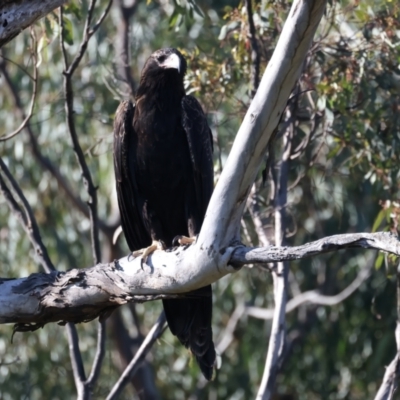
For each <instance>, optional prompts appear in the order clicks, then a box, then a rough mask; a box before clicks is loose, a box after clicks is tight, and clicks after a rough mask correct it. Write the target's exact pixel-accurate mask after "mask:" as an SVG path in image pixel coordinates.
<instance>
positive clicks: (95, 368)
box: [86, 320, 106, 387]
mask: <svg viewBox="0 0 400 400" xmlns="http://www.w3.org/2000/svg"><path fill="white" fill-rule="evenodd" d="M105 330H106V321H105V320H101V321H99V326H98V329H97V350H96V355H95V357H94V361H93V365H92V371H91V372H90V375H89V378H88V379H87V381H86V382H87V384H88V385H89V386H90V387H92V386H93V384H94V382H96V381H97V379H98V377H99V375H100V370H101V364H102V362H103V359H104V355H105V349H106V336H105Z"/></svg>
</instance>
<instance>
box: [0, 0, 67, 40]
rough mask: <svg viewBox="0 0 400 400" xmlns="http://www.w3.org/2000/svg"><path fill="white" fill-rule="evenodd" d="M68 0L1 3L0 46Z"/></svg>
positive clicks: (9, 0) (21, 0) (29, 0)
mask: <svg viewBox="0 0 400 400" xmlns="http://www.w3.org/2000/svg"><path fill="white" fill-rule="evenodd" d="M66 2H67V0H5V1H2V4H0V47H2V46H3V45H4V44H6V43H8V42H9V41H10V40H11V39H13V38H14V37H15V36H17V35H18V34H19V33H20V32H22V31H23V30H24V29H25V28H27V27H28V26H30V25H32V24H33V23H34V22H35V21H36V20H38V19H39V18H42V17H44V16H45V15H46V14H48V13H49V12H51V11H52V10H54V9H55V8H57V7H60V6H61V5H63V4H64V3H66Z"/></svg>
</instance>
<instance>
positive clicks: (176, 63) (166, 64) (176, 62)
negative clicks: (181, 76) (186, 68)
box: [160, 54, 181, 72]
mask: <svg viewBox="0 0 400 400" xmlns="http://www.w3.org/2000/svg"><path fill="white" fill-rule="evenodd" d="M160 67H162V68H164V69H169V68H175V69H177V70H178V72H181V60H180V58H179V57H178V56H177V55H176V54H171V55H170V56H168V57H167V58H166V59H165V60H164V61H163V62H162V63H161V64H160Z"/></svg>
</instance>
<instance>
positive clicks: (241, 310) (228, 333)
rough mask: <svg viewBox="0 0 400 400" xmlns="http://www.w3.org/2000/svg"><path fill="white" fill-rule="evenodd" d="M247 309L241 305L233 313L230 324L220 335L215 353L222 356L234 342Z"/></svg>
mask: <svg viewBox="0 0 400 400" xmlns="http://www.w3.org/2000/svg"><path fill="white" fill-rule="evenodd" d="M245 312H246V307H245V306H244V304H239V305H238V306H237V307H236V308H235V311H234V312H233V313H232V315H231V317H230V318H229V321H228V323H227V324H226V328H225V329H224V331H223V332H222V334H221V335H220V338H221V339H220V340H219V342H218V344H217V345H216V346H215V351H216V352H217V354H219V355H222V354H223V353H224V352H225V350H226V349H227V348H228V347H229V346H230V344H231V343H232V341H233V338H234V337H233V333H234V332H235V329H236V326H237V324H238V322H239V321H240V318H242V316H243V315H244V314H245Z"/></svg>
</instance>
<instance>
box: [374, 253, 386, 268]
mask: <svg viewBox="0 0 400 400" xmlns="http://www.w3.org/2000/svg"><path fill="white" fill-rule="evenodd" d="M384 260H385V254H384V253H382V252H381V253H379V254H378V257H376V260H375V269H377V270H378V269H380V268H381V267H382V264H383V261H384Z"/></svg>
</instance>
